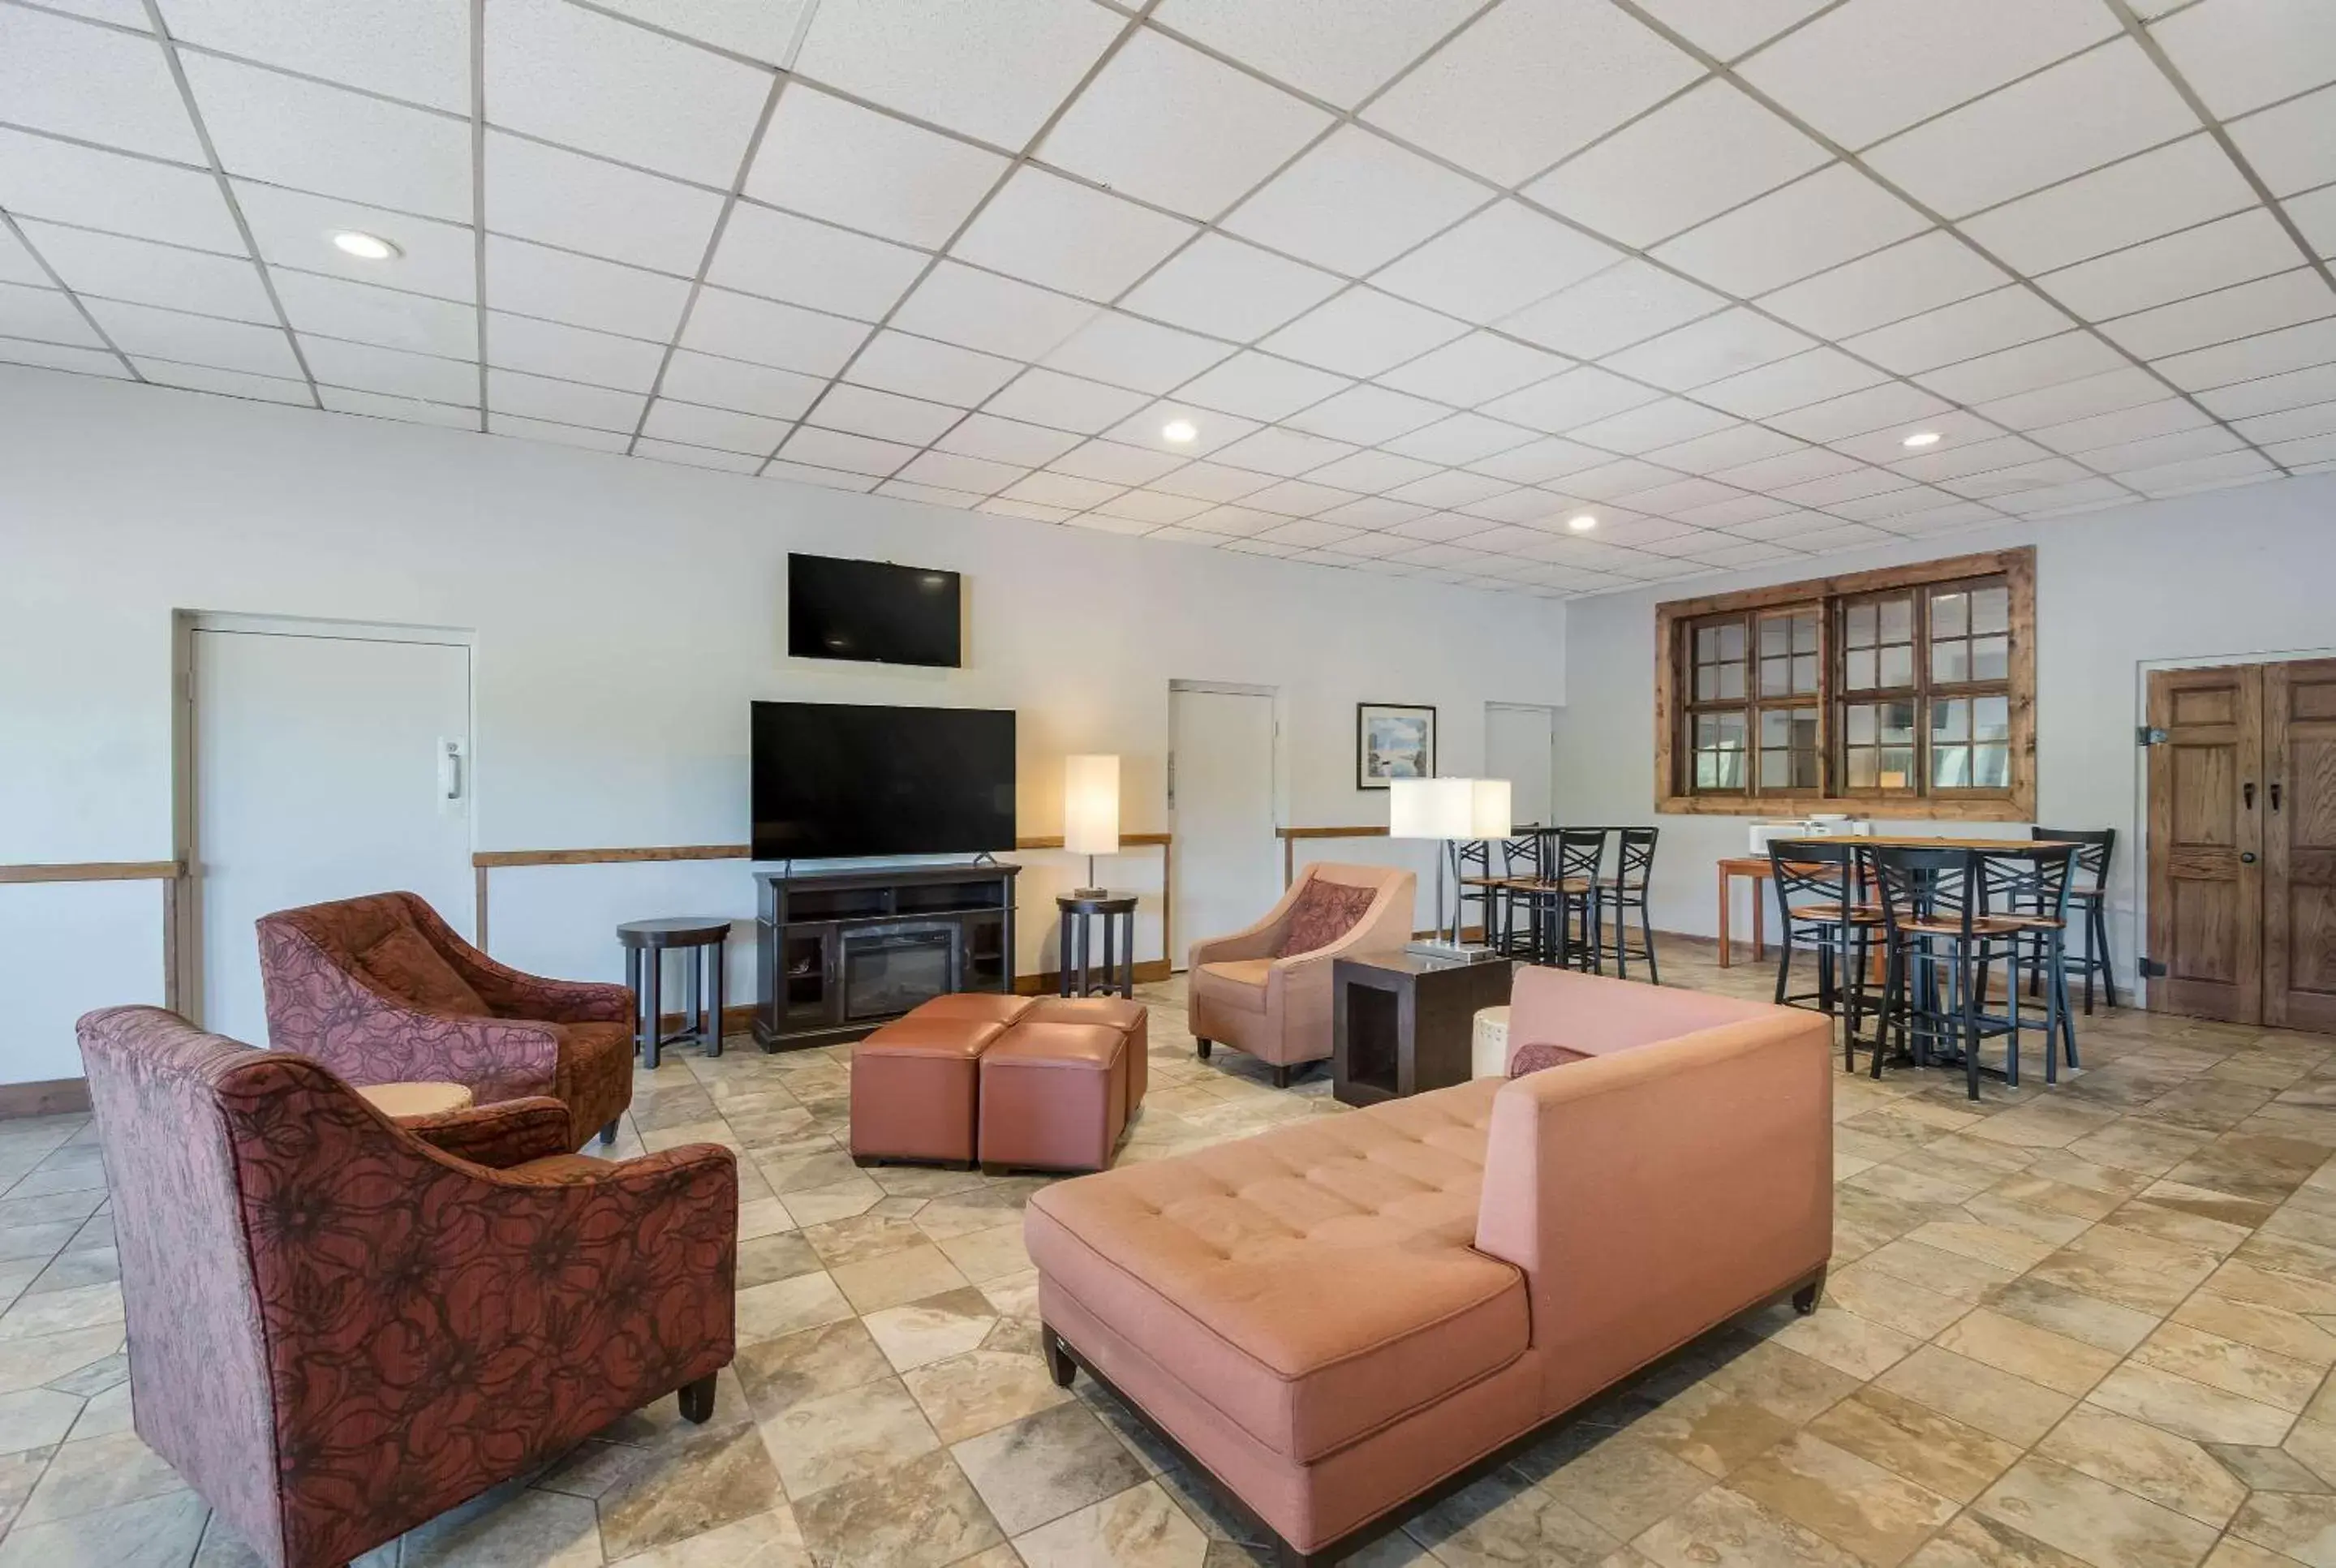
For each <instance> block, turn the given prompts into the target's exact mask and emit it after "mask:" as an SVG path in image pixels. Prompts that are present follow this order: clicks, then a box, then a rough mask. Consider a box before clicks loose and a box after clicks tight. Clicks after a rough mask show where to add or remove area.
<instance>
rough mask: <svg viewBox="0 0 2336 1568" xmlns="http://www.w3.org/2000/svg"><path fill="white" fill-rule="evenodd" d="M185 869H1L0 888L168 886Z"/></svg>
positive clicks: (110, 865)
mask: <svg viewBox="0 0 2336 1568" xmlns="http://www.w3.org/2000/svg"><path fill="white" fill-rule="evenodd" d="M184 869H185V867H184V866H181V865H180V863H179V862H178V861H176V860H85V861H82V862H80V863H78V864H74V865H52V866H0V884H21V883H31V882H170V881H174V880H176V879H177V877H178V876H180V873H181V872H183V871H184Z"/></svg>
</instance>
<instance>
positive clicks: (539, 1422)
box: [80, 1007, 738, 1568]
mask: <svg viewBox="0 0 2336 1568" xmlns="http://www.w3.org/2000/svg"><path fill="white" fill-rule="evenodd" d="M80 1035H81V1051H82V1060H83V1065H84V1067H85V1069H86V1070H87V1072H88V1075H89V1085H90V1098H91V1100H92V1103H93V1105H94V1108H95V1110H96V1116H97V1131H98V1137H99V1141H100V1143H101V1144H102V1147H103V1152H104V1157H105V1169H106V1176H107V1180H108V1185H109V1186H110V1187H111V1190H112V1204H113V1221H114V1228H115V1232H116V1237H117V1242H118V1245H119V1247H120V1251H121V1254H122V1301H123V1305H124V1308H125V1311H126V1314H127V1317H128V1320H129V1321H128V1329H129V1338H130V1387H131V1409H132V1412H133V1416H134V1419H135V1421H136V1424H137V1428H138V1435H139V1436H140V1437H142V1438H144V1439H145V1440H146V1442H147V1444H148V1445H149V1446H151V1447H152V1448H153V1449H154V1450H155V1452H157V1453H159V1454H161V1456H162V1457H164V1458H165V1459H167V1460H169V1461H170V1464H171V1465H172V1466H175V1467H176V1468H177V1469H178V1471H179V1473H180V1475H181V1476H184V1477H185V1478H186V1480H187V1482H188V1484H189V1485H190V1486H193V1487H194V1489H195V1490H196V1491H197V1492H199V1493H200V1494H201V1495H202V1496H203V1498H204V1499H205V1500H206V1501H207V1502H209V1504H210V1505H211V1506H212V1507H213V1508H215V1509H216V1510H218V1513H219V1519H220V1521H221V1523H223V1524H227V1525H229V1527H230V1528H232V1529H233V1530H234V1531H235V1533H236V1534H238V1535H240V1536H241V1537H242V1538H243V1540H244V1543H245V1544H247V1545H248V1546H249V1547H250V1548H251V1549H252V1550H253V1552H254V1553H257V1554H258V1560H259V1561H260V1562H261V1563H265V1564H267V1568H328V1565H331V1568H337V1565H338V1564H341V1563H347V1562H348V1561H349V1560H350V1559H352V1558H355V1557H357V1556H360V1555H362V1554H363V1553H366V1552H368V1551H370V1550H372V1549H373V1548H374V1547H375V1546H378V1545H380V1544H383V1543H384V1542H386V1541H390V1540H393V1539H394V1538H395V1537H396V1536H398V1535H399V1534H403V1533H404V1531H406V1530H408V1529H411V1528H412V1527H413V1526H414V1525H415V1524H420V1523H422V1522H423V1521H424V1520H426V1519H429V1518H431V1517H433V1516H434V1515H438V1514H441V1513H443V1512H444V1511H445V1510H446V1509H448V1508H450V1507H452V1506H453V1505H455V1504H457V1503H460V1502H462V1500H463V1499H464V1498H467V1497H471V1496H473V1495H477V1494H478V1493H480V1492H482V1491H484V1490H486V1489H487V1488H488V1487H490V1486H494V1485H496V1484H497V1483H498V1482H501V1481H504V1480H507V1479H509V1478H510V1477H511V1476H517V1475H521V1474H522V1473H524V1472H526V1471H527V1470H528V1469H530V1467H531V1466H535V1465H537V1464H540V1463H541V1462H542V1461H544V1460H547V1459H550V1458H551V1457H556V1456H558V1455H560V1454H561V1453H564V1452H566V1451H567V1450H568V1449H569V1448H571V1447H574V1446H575V1445H576V1444H577V1443H579V1442H580V1441H581V1440H582V1439H584V1438H585V1437H589V1436H590V1435H591V1434H593V1433H594V1432H597V1431H599V1430H600V1429H601V1428H604V1427H607V1426H608V1424H609V1423H610V1422H612V1421H614V1420H616V1419H618V1418H619V1417H621V1416H623V1415H625V1414H626V1413H627V1412H628V1411H631V1410H634V1409H637V1408H639V1407H641V1406H643V1405H646V1404H647V1403H649V1402H650V1401H652V1400H654V1399H658V1398H660V1397H661V1396H663V1395H666V1394H670V1393H674V1392H676V1391H677V1392H678V1393H679V1394H680V1396H681V1413H682V1415H683V1416H684V1417H685V1418H686V1419H688V1420H691V1421H697V1422H702V1421H705V1420H706V1418H708V1417H710V1416H711V1415H712V1414H713V1411H714V1387H715V1383H714V1379H715V1372H716V1371H717V1370H719V1369H721V1368H722V1367H724V1366H725V1365H727V1364H728V1363H729V1361H730V1360H731V1357H732V1354H733V1351H734V1349H735V1281H736V1277H737V1234H738V1171H737V1164H736V1158H735V1156H734V1155H733V1154H732V1153H731V1152H730V1151H729V1150H728V1149H726V1148H722V1147H716V1146H714V1145H711V1144H692V1145H686V1146H684V1147H679V1148H673V1149H667V1150H666V1151H665V1152H663V1153H661V1154H654V1155H648V1156H646V1157H642V1158H639V1159H632V1160H625V1161H622V1162H617V1163H610V1162H606V1161H601V1160H596V1159H588V1158H586V1157H582V1156H580V1155H575V1154H571V1153H569V1152H568V1151H569V1149H570V1148H571V1147H573V1139H572V1137H571V1135H570V1132H569V1122H568V1112H567V1110H566V1109H565V1108H563V1107H561V1106H560V1103H559V1102H558V1101H557V1100H552V1099H515V1100H508V1101H505V1102H503V1103H501V1104H499V1105H492V1106H485V1107H481V1108H474V1109H470V1110H462V1111H450V1112H447V1113H444V1114H443V1115H440V1116H435V1117H429V1118H416V1119H415V1120H414V1121H411V1122H404V1123H401V1122H396V1121H393V1120H391V1119H390V1118H387V1117H385V1116H384V1115H383V1114H382V1113H381V1112H380V1111H378V1110H375V1108H373V1107H372V1106H371V1105H369V1104H367V1103H366V1102H365V1099H364V1098H363V1097H362V1096H360V1095H358V1094H356V1093H355V1091H353V1090H352V1089H350V1088H349V1087H348V1085H346V1084H345V1083H343V1082H341V1081H340V1080H339V1079H336V1078H335V1077H334V1076H333V1075H332V1074H331V1073H329V1072H327V1071H326V1070H325V1069H323V1068H322V1067H319V1066H318V1065H317V1064H316V1063H315V1062H313V1061H309V1060H306V1059H304V1058H301V1057H297V1056H294V1055H292V1054H290V1053H289V1052H285V1051H273V1050H253V1049H251V1048H250V1047H248V1046H246V1045H244V1044H241V1043H240V1042H238V1041H236V1040H224V1039H221V1038H220V1037H219V1036H217V1035H212V1034H206V1033H204V1032H203V1031H200V1030H199V1029H196V1028H195V1027H194V1026H193V1025H192V1024H190V1023H189V1022H187V1021H186V1020H184V1019H182V1018H180V1017H179V1016H178V1015H177V1014H176V1013H171V1012H165V1011H162V1010H161V1009H160V1008H152V1007H117V1008H111V1009H108V1010H106V1011H102V1012H92V1013H91V1014H89V1015H88V1016H87V1017H85V1018H83V1020H82V1021H81V1025H80Z"/></svg>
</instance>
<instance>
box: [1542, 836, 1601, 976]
mask: <svg viewBox="0 0 2336 1568" xmlns="http://www.w3.org/2000/svg"><path fill="white" fill-rule="evenodd" d="M1612 833H1613V830H1612V829H1611V828H1559V829H1558V830H1557V831H1556V832H1554V833H1544V834H1543V835H1542V837H1541V842H1542V844H1543V847H1544V848H1545V849H1546V851H1547V854H1548V860H1547V862H1546V864H1545V866H1544V869H1543V873H1542V878H1543V886H1542V888H1541V889H1539V899H1538V904H1537V908H1536V913H1537V914H1538V915H1540V916H1541V918H1542V920H1543V922H1544V923H1545V924H1546V927H1547V931H1548V935H1547V938H1546V940H1545V941H1544V942H1543V944H1542V953H1543V958H1542V962H1543V963H1555V964H1556V965H1558V967H1560V968H1562V969H1586V970H1588V971H1589V972H1591V973H1593V974H1603V973H1605V972H1606V966H1605V963H1604V961H1603V959H1602V957H1601V953H1600V952H1599V944H1598V928H1599V915H1600V912H1601V910H1602V909H1603V908H1604V901H1603V889H1602V888H1601V886H1599V881H1598V878H1599V876H1600V874H1601V871H1602V870H1603V869H1604V867H1605V865H1606V840H1607V839H1608V838H1609V837H1611V836H1612ZM1577 932H1578V933H1579V940H1577V939H1576V933H1577Z"/></svg>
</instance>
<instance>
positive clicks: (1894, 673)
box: [1882, 647, 1914, 686]
mask: <svg viewBox="0 0 2336 1568" xmlns="http://www.w3.org/2000/svg"><path fill="white" fill-rule="evenodd" d="M1882 683H1883V685H1885V686H1911V685H1913V683H1914V650H1913V649H1912V648H1905V647H1899V648H1884V649H1883V650H1882Z"/></svg>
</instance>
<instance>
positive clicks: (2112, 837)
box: [2028, 828, 2117, 895]
mask: <svg viewBox="0 0 2336 1568" xmlns="http://www.w3.org/2000/svg"><path fill="white" fill-rule="evenodd" d="M2028 837H2030V838H2036V839H2049V840H2051V841H2053V842H2056V843H2060V844H2073V845H2075V846H2076V847H2077V866H2076V868H2077V870H2078V873H2079V874H2081V875H2082V876H2083V878H2084V880H2082V881H2081V882H2078V884H2077V885H2076V886H2075V889H2074V891H2075V892H2076V893H2078V894H2080V895H2082V894H2098V893H2100V892H2101V891H2102V890H2103V889H2105V888H2106V887H2107V886H2108V880H2109V857H2111V856H2112V855H2114V854H2116V853H2117V829H2116V828H2029V830H2028Z"/></svg>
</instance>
